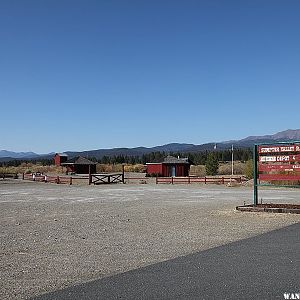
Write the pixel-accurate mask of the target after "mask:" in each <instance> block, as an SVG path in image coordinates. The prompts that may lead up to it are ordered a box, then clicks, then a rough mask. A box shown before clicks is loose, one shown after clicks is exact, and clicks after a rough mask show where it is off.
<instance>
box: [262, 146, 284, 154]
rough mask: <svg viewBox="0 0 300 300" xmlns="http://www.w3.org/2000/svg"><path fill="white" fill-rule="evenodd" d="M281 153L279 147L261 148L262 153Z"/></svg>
mask: <svg viewBox="0 0 300 300" xmlns="http://www.w3.org/2000/svg"><path fill="white" fill-rule="evenodd" d="M272 152H280V151H279V147H261V148H260V153H272Z"/></svg>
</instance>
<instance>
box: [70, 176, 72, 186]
mask: <svg viewBox="0 0 300 300" xmlns="http://www.w3.org/2000/svg"><path fill="white" fill-rule="evenodd" d="M72 183H73V182H72V176H71V177H70V185H72Z"/></svg>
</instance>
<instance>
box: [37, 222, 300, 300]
mask: <svg viewBox="0 0 300 300" xmlns="http://www.w3.org/2000/svg"><path fill="white" fill-rule="evenodd" d="M299 292H300V223H297V224H295V225H291V226H288V227H285V228H282V229H279V230H275V231H271V232H268V233H265V234H262V235H259V236H256V237H253V238H249V239H245V240H241V241H237V242H233V243H230V244H227V245H224V246H220V247H217V248H213V249H209V250H206V251H202V252H199V253H194V254H191V255H188V256H184V257H179V258H176V259H172V260H169V261H165V262H161V263H158V264H154V265H150V266H147V267H144V268H141V269H136V270H132V271H129V272H126V273H122V274H118V275H115V276H112V277H107V278H104V279H100V280H96V281H93V282H89V283H86V284H81V285H78V286H74V287H70V288H67V289H64V290H60V291H56V292H54V293H50V294H45V295H42V296H39V297H37V298H35V299H36V300H50V299H51V300H53V299H284V293H299Z"/></svg>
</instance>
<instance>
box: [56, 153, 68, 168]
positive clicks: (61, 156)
mask: <svg viewBox="0 0 300 300" xmlns="http://www.w3.org/2000/svg"><path fill="white" fill-rule="evenodd" d="M67 160H68V154H66V153H55V155H54V164H55V165H56V166H60V165H61V164H62V163H64V162H66V161H67Z"/></svg>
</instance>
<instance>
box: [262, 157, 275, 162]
mask: <svg viewBox="0 0 300 300" xmlns="http://www.w3.org/2000/svg"><path fill="white" fill-rule="evenodd" d="M260 161H261V162H267V161H276V156H261V157H260Z"/></svg>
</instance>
